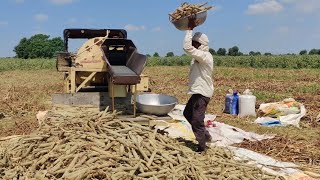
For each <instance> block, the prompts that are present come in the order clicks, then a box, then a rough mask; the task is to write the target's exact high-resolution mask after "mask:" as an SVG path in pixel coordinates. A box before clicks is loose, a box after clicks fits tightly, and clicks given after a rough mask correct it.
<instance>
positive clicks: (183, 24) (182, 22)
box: [169, 11, 207, 31]
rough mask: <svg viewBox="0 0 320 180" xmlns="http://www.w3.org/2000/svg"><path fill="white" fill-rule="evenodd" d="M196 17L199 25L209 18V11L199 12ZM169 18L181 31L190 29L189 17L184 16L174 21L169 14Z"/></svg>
mask: <svg viewBox="0 0 320 180" xmlns="http://www.w3.org/2000/svg"><path fill="white" fill-rule="evenodd" d="M195 18H196V25H197V26H199V25H201V24H203V23H204V22H205V21H206V19H207V11H201V12H198V13H197V14H195ZM169 20H170V22H171V23H172V24H173V25H174V26H175V27H176V28H177V29H179V30H181V31H184V30H188V23H189V19H188V17H183V18H180V19H179V20H176V21H173V20H172V18H171V17H170V16H169Z"/></svg>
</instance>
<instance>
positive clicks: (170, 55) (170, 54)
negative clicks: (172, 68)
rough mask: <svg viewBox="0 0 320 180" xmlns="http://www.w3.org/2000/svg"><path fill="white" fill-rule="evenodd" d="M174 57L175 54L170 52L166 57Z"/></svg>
mask: <svg viewBox="0 0 320 180" xmlns="http://www.w3.org/2000/svg"><path fill="white" fill-rule="evenodd" d="M173 56H174V53H173V52H168V53H167V55H166V57H173Z"/></svg>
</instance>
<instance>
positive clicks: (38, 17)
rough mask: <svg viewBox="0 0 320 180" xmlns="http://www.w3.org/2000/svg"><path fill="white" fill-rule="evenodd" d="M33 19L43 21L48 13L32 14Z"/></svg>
mask: <svg viewBox="0 0 320 180" xmlns="http://www.w3.org/2000/svg"><path fill="white" fill-rule="evenodd" d="M34 19H35V20H36V21H38V22H45V21H47V20H48V19H49V18H48V15H46V14H36V15H34Z"/></svg>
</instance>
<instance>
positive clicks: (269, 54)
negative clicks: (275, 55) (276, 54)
mask: <svg viewBox="0 0 320 180" xmlns="http://www.w3.org/2000/svg"><path fill="white" fill-rule="evenodd" d="M264 55H265V56H272V54H271V53H269V52H266V53H264Z"/></svg>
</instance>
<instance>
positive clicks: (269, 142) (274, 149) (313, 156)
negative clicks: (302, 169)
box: [234, 136, 320, 173]
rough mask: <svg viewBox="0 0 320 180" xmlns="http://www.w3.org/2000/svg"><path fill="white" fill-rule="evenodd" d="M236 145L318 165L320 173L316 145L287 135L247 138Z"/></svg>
mask: <svg viewBox="0 0 320 180" xmlns="http://www.w3.org/2000/svg"><path fill="white" fill-rule="evenodd" d="M234 146H237V147H241V148H245V149H250V150H252V151H255V152H258V153H262V154H265V155H268V156H271V157H274V158H276V159H279V160H281V161H287V162H294V163H297V164H300V165H302V166H309V167H317V168H315V169H313V171H314V172H318V173H320V168H319V167H320V151H319V149H317V146H315V145H312V144H310V145H308V144H305V143H303V142H297V141H295V140H290V139H288V138H285V137H281V136H276V137H274V138H273V139H266V140H261V141H249V140H245V141H243V142H242V143H239V144H234Z"/></svg>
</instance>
